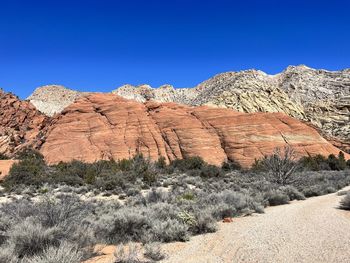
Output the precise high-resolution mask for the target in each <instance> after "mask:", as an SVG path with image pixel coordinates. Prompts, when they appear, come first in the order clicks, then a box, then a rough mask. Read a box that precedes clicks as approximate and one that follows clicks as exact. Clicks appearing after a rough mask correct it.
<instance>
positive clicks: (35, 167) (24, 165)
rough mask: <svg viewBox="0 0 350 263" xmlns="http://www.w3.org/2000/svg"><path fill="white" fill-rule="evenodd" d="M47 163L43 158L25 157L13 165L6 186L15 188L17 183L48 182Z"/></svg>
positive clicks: (6, 178) (39, 183)
mask: <svg viewBox="0 0 350 263" xmlns="http://www.w3.org/2000/svg"><path fill="white" fill-rule="evenodd" d="M46 180H47V178H46V165H45V162H44V161H43V160H42V159H37V158H33V159H23V160H21V161H19V162H18V163H15V164H13V165H12V167H11V169H10V171H9V174H8V176H6V177H5V179H4V183H3V184H4V186H5V187H6V188H8V189H13V188H14V187H15V186H16V185H20V184H25V185H36V186H39V185H42V184H43V183H44V182H46Z"/></svg>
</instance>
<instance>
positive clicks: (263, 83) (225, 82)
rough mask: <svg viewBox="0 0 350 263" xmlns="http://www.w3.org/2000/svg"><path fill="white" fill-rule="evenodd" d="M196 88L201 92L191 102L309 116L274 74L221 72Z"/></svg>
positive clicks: (247, 110) (193, 103)
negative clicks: (281, 87)
mask: <svg viewBox="0 0 350 263" xmlns="http://www.w3.org/2000/svg"><path fill="white" fill-rule="evenodd" d="M195 89H196V90H197V91H199V92H198V95H197V97H196V98H195V99H193V100H192V105H211V106H218V107H222V108H231V109H234V110H237V111H240V112H284V113H286V114H287V115H289V116H292V117H295V118H299V119H301V120H305V119H306V116H305V113H304V111H303V106H302V105H301V104H300V103H296V102H295V101H293V100H291V99H290V98H289V96H288V95H287V94H286V93H285V92H284V91H283V90H282V89H280V88H279V87H278V82H277V81H276V80H275V79H274V78H273V76H270V75H267V74H265V73H264V72H262V71H256V70H246V71H241V72H228V73H223V74H219V75H217V76H215V77H213V78H211V79H209V80H206V81H204V82H203V83H201V84H199V85H198V86H197V87H196V88H195Z"/></svg>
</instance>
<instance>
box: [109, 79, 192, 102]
mask: <svg viewBox="0 0 350 263" xmlns="http://www.w3.org/2000/svg"><path fill="white" fill-rule="evenodd" d="M112 93H113V94H116V95H119V96H122V97H124V98H126V99H133V100H136V101H138V102H145V101H148V100H155V101H158V102H176V103H181V104H191V101H192V100H193V99H194V98H195V97H196V96H197V90H195V89H186V88H182V89H175V88H174V87H173V86H171V85H163V86H160V87H159V88H152V87H151V86H149V85H145V84H144V85H139V86H132V85H129V84H127V85H124V86H121V87H119V88H118V89H116V90H113V91H112Z"/></svg>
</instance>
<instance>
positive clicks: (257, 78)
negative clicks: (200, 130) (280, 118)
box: [29, 65, 350, 149]
mask: <svg viewBox="0 0 350 263" xmlns="http://www.w3.org/2000/svg"><path fill="white" fill-rule="evenodd" d="M112 93H114V94H117V95H119V96H122V97H124V98H127V99H133V100H136V101H138V102H146V101H149V100H154V101H158V102H176V103H180V104H186V105H192V106H194V105H196V106H200V105H210V106H215V107H220V108H230V109H234V110H236V111H240V112H247V113H252V112H282V113H285V114H287V115H289V116H291V117H294V118H297V119H299V120H302V121H306V122H308V123H310V124H311V125H312V126H313V127H316V128H317V129H318V130H319V131H320V132H321V133H322V135H323V136H325V137H327V138H329V140H331V141H334V142H336V141H337V142H339V143H338V144H336V145H342V147H344V149H349V148H350V147H349V145H350V70H349V69H347V70H342V71H327V70H316V69H312V68H309V67H306V66H303V65H301V66H289V67H288V68H287V69H286V70H284V71H283V72H282V73H280V74H277V75H268V74H266V73H264V72H262V71H259V70H244V71H240V72H227V73H222V74H218V75H216V76H214V77H212V78H210V79H208V80H206V81H204V82H202V83H200V84H199V85H197V86H196V87H194V88H186V89H174V87H172V86H171V85H163V86H161V87H159V88H152V87H150V86H149V85H145V84H144V85H139V86H132V85H124V86H122V87H120V88H118V89H116V90H114V91H112ZM83 95H86V94H84V93H80V92H76V91H72V90H67V89H64V88H63V87H60V86H45V87H42V88H40V89H38V90H37V91H36V92H35V93H34V94H33V95H32V96H30V97H29V99H30V101H31V102H32V103H33V104H34V105H36V106H37V108H38V109H39V110H40V111H42V112H44V113H46V114H47V115H50V116H52V115H53V114H54V113H56V112H61V111H62V110H63V109H64V108H65V107H66V106H68V105H70V104H71V103H73V102H74V100H75V99H77V98H79V97H80V96H83ZM344 145H345V146H344Z"/></svg>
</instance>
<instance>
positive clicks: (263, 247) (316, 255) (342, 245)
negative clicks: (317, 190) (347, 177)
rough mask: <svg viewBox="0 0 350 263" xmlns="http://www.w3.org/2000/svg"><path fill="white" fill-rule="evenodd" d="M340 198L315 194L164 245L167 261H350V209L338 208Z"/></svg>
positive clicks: (332, 195)
mask: <svg viewBox="0 0 350 263" xmlns="http://www.w3.org/2000/svg"><path fill="white" fill-rule="evenodd" d="M348 189H349V188H348ZM341 198H342V197H341V196H337V195H336V194H330V195H325V196H320V197H313V198H310V199H307V200H305V201H297V202H293V203H291V204H289V205H283V206H276V207H270V208H267V209H266V210H265V214H261V215H253V216H250V217H243V218H237V219H234V221H233V223H229V224H223V223H220V225H219V231H218V232H216V233H213V234H206V235H200V236H196V237H192V238H191V240H190V241H189V242H186V243H171V244H165V245H164V246H163V248H164V250H165V251H166V252H167V253H168V255H169V257H168V258H167V259H166V260H165V261H163V262H166V263H179V262H181V263H186V262H189V263H202V262H203V263H204V262H208V263H209V262H210V263H215V262H234V263H237V262H271V263H272V262H273V263H277V262H298V263H299V262H308V263H310V262H311V263H313V262H315V263H316V262H317V263H322V262H324V263H326V262H327V263H331V262H342V263H343V262H350V212H347V211H342V210H339V209H337V207H338V205H339V201H340V199H341Z"/></svg>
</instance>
